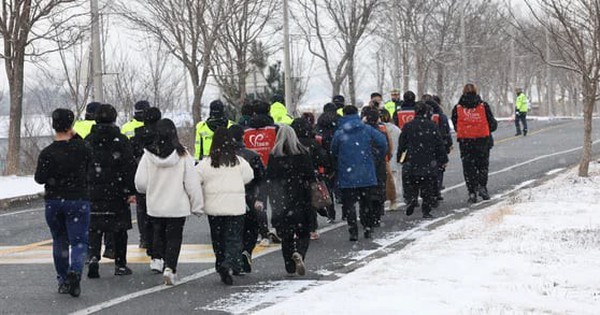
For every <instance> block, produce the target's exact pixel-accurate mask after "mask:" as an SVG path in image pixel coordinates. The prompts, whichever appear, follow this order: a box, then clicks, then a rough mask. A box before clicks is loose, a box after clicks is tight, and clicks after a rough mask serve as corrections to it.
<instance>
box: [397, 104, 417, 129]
mask: <svg viewBox="0 0 600 315" xmlns="http://www.w3.org/2000/svg"><path fill="white" fill-rule="evenodd" d="M413 119H415V111H414V110H412V109H409V110H399V111H398V127H400V129H402V127H404V125H406V123H407V122H410V121H412V120H413Z"/></svg>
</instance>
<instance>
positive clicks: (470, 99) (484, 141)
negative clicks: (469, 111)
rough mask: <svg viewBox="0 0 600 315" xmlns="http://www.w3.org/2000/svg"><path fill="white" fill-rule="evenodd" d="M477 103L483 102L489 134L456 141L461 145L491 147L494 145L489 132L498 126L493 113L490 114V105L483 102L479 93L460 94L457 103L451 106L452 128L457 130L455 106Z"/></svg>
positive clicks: (474, 104) (468, 105)
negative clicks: (483, 136)
mask: <svg viewBox="0 0 600 315" xmlns="http://www.w3.org/2000/svg"><path fill="white" fill-rule="evenodd" d="M479 104H483V107H484V108H485V116H486V118H487V121H488V125H489V128H490V136H489V137H485V138H479V139H459V140H458V141H459V142H460V143H461V144H463V145H474V146H482V147H488V148H491V147H493V146H494V138H493V136H492V134H491V133H492V132H494V131H496V129H497V128H498V122H497V121H496V118H494V114H492V110H491V109H490V105H489V104H488V103H486V102H484V101H483V100H482V99H481V97H480V96H479V95H473V94H465V95H463V96H461V98H460V100H459V101H458V104H457V105H455V106H454V108H452V123H453V124H454V130H455V131H456V132H458V129H457V123H458V114H457V113H456V108H457V106H458V105H462V106H464V107H466V108H475V107H476V106H477V105H479Z"/></svg>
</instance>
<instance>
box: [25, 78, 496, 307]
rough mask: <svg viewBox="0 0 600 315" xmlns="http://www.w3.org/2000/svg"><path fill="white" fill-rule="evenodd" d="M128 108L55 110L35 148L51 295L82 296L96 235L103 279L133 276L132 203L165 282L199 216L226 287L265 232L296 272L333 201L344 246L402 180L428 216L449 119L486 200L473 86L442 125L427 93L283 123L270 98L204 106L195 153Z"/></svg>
mask: <svg viewBox="0 0 600 315" xmlns="http://www.w3.org/2000/svg"><path fill="white" fill-rule="evenodd" d="M134 108H135V115H134V119H132V120H131V121H130V122H129V123H128V124H126V125H124V126H123V128H121V129H119V128H118V127H117V126H116V125H115V122H116V119H117V111H116V110H115V108H114V107H113V106H111V105H109V104H98V103H91V104H89V105H88V106H87V110H86V120H83V121H78V122H75V121H74V120H75V117H74V114H73V112H72V111H70V110H68V109H62V108H61V109H57V110H55V111H54V112H53V113H52V127H53V129H54V130H55V139H54V142H53V143H52V144H50V145H49V146H48V147H47V148H45V149H44V150H43V151H42V152H41V154H40V156H39V159H38V166H37V170H36V174H35V179H36V181H37V182H38V183H40V184H44V185H45V190H46V195H45V199H46V220H47V222H48V225H49V227H50V230H51V232H52V237H53V241H54V243H53V255H54V262H55V268H56V272H57V279H58V291H59V292H60V293H69V294H71V295H72V296H79V294H80V292H81V288H80V281H81V275H82V273H83V269H84V265H85V263H86V262H87V263H88V273H87V276H88V278H98V277H99V276H100V273H99V261H100V259H101V245H102V239H103V236H104V238H105V244H106V247H110V248H111V249H112V250H113V252H114V259H115V271H114V274H115V275H117V276H124V275H129V274H131V273H132V271H131V269H130V268H128V266H127V259H126V256H127V239H128V235H127V231H128V230H129V229H131V228H132V220H131V211H130V209H129V205H130V204H136V206H137V219H138V228H139V230H140V247H143V248H146V249H147V254H148V256H149V257H150V261H151V262H150V269H151V270H152V271H154V272H157V273H162V274H163V279H164V283H165V284H167V285H173V284H175V283H176V282H177V263H178V258H179V254H180V251H181V246H182V242H183V229H184V226H185V222H186V218H187V217H188V216H190V215H192V214H193V215H198V216H200V215H203V214H206V215H207V216H208V223H209V227H210V235H211V241H212V247H213V251H214V254H215V258H216V260H215V270H216V272H217V273H218V274H219V276H220V278H221V281H222V282H223V283H225V284H228V285H231V284H232V283H233V281H234V278H233V276H236V275H241V274H244V273H249V272H251V271H252V252H253V251H254V248H255V247H256V245H257V241H258V240H259V239H260V238H263V239H265V238H269V237H272V235H276V239H277V240H278V241H281V246H282V256H283V260H284V267H285V270H286V272H287V273H289V274H298V275H304V274H305V272H306V268H305V265H304V261H305V259H306V254H307V251H308V248H309V244H310V241H311V239H317V238H318V234H317V233H316V231H317V215H318V214H319V215H322V216H325V217H327V219H328V222H330V223H332V222H335V220H336V219H337V214H336V208H335V204H336V202H337V203H339V204H341V210H342V213H341V219H342V220H346V221H347V223H348V229H349V239H350V241H357V240H358V238H359V237H358V236H359V228H358V222H359V220H358V218H360V224H361V225H362V227H363V237H364V238H366V239H369V238H371V237H372V235H373V233H374V230H375V229H376V228H377V227H379V226H380V224H381V219H382V216H383V215H384V209H385V204H386V201H389V206H388V207H389V209H390V210H396V209H397V208H398V202H397V200H396V199H397V195H398V194H397V192H396V189H397V188H398V187H400V186H402V196H403V199H404V201H405V203H406V208H405V211H406V214H407V215H412V214H413V212H414V210H415V208H416V207H418V206H419V197H421V199H422V203H421V209H422V212H423V217H424V218H431V217H432V215H431V211H432V209H433V208H435V207H437V205H438V203H439V201H440V200H443V197H442V195H441V191H442V187H443V173H444V170H445V167H446V165H447V164H448V161H449V159H448V154H449V153H450V151H451V150H452V148H453V143H452V137H451V135H450V124H449V121H450V120H451V121H452V123H453V126H454V129H455V130H456V134H457V140H458V143H459V148H460V152H461V160H462V163H463V171H464V175H465V180H466V182H467V188H468V192H469V196H468V198H469V199H468V200H469V201H470V202H477V195H479V196H480V197H481V198H483V199H489V194H488V192H487V172H488V165H489V152H490V149H491V147H492V145H493V139H492V136H491V133H492V132H493V131H494V130H495V129H496V125H497V123H496V120H495V119H494V116H493V114H492V112H491V110H490V107H489V105H487V103H485V102H484V101H483V100H482V99H481V98H480V97H479V95H478V92H477V89H476V87H475V86H474V85H472V84H468V85H466V86H465V88H464V90H463V95H462V97H461V99H460V101H459V103H458V104H457V105H456V106H455V107H454V108H453V110H452V114H451V119H450V120H449V119H448V117H447V116H446V115H445V114H444V112H443V111H442V109H441V106H440V99H439V98H437V97H436V96H431V95H424V96H423V97H422V98H421V100H419V101H418V102H417V101H416V96H415V94H414V93H413V92H410V91H407V92H406V93H404V95H403V99H402V100H401V99H400V98H399V92H398V91H393V93H392V100H391V101H390V102H387V103H383V102H382V96H381V94H379V93H373V94H372V95H371V102H370V103H369V104H368V105H367V106H364V107H363V108H362V109H360V110H359V108H358V107H356V106H354V105H346V104H345V100H344V98H343V96H341V95H337V96H335V97H333V99H332V102H331V103H327V104H326V105H325V106H324V107H323V113H322V114H321V115H320V116H319V117H318V119H316V120H315V117H314V116H313V115H312V114H310V113H305V114H303V115H302V117H300V118H293V117H292V116H291V115H289V114H288V112H287V109H286V107H285V104H284V102H283V98H281V97H276V99H275V100H274V103H273V104H269V103H267V102H265V101H260V100H256V101H252V102H249V103H247V104H244V105H243V106H242V108H241V113H242V116H241V118H240V119H239V121H238V122H234V121H230V120H228V119H227V118H226V115H225V106H224V104H223V103H222V102H221V101H219V100H217V101H213V102H212V103H211V104H210V106H209V111H210V112H209V117H208V118H207V119H206V120H205V121H202V122H200V123H198V125H197V126H196V141H195V148H194V149H195V151H194V153H193V154H192V153H191V152H189V151H188V150H187V149H186V148H185V147H184V146H183V145H182V143H181V142H180V140H179V137H178V133H177V128H176V126H175V124H174V123H173V121H171V120H169V119H166V118H161V112H160V110H159V109H158V108H155V107H151V106H150V104H149V103H148V102H146V101H140V102H138V103H136V104H135V107H134ZM400 172H401V175H399V174H400ZM315 187H320V188H321V189H322V188H323V187H326V191H325V194H326V195H327V194H328V195H329V196H328V197H329V200H330V201H333V200H335V201H336V202H329V203H326V204H324V205H323V206H322V208H321V207H319V208H316V207H315V206H314V203H313V202H311V201H312V200H314V195H315V193H316V192H315ZM321 192H322V191H321ZM317 193H318V192H317ZM326 199H327V198H326ZM357 205H358V215H357ZM267 210H269V211H270V213H271V222H270V223H271V225H272V228H273V229H274V232H270V231H269V228H268V221H267ZM357 217H358V218H357ZM270 234H271V236H270Z"/></svg>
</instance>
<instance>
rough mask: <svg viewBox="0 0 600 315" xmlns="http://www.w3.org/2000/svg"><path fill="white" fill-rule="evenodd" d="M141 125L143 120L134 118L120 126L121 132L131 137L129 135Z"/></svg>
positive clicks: (132, 134) (131, 135) (133, 133)
mask: <svg viewBox="0 0 600 315" xmlns="http://www.w3.org/2000/svg"><path fill="white" fill-rule="evenodd" d="M142 126H144V122H143V121H139V120H136V119H135V118H134V119H132V120H130V121H129V122H127V123H126V124H124V125H123V127H121V133H122V134H124V135H125V136H126V137H127V138H129V139H131V137H133V136H135V130H136V129H138V128H139V127H142Z"/></svg>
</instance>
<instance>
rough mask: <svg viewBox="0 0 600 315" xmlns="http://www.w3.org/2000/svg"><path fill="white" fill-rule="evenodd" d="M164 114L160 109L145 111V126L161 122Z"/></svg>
mask: <svg viewBox="0 0 600 315" xmlns="http://www.w3.org/2000/svg"><path fill="white" fill-rule="evenodd" d="M161 116H162V114H161V112H160V109H158V107H150V108H148V109H146V110H145V111H144V124H147V125H151V124H154V123H156V122H157V121H159V120H160V118H161Z"/></svg>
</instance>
